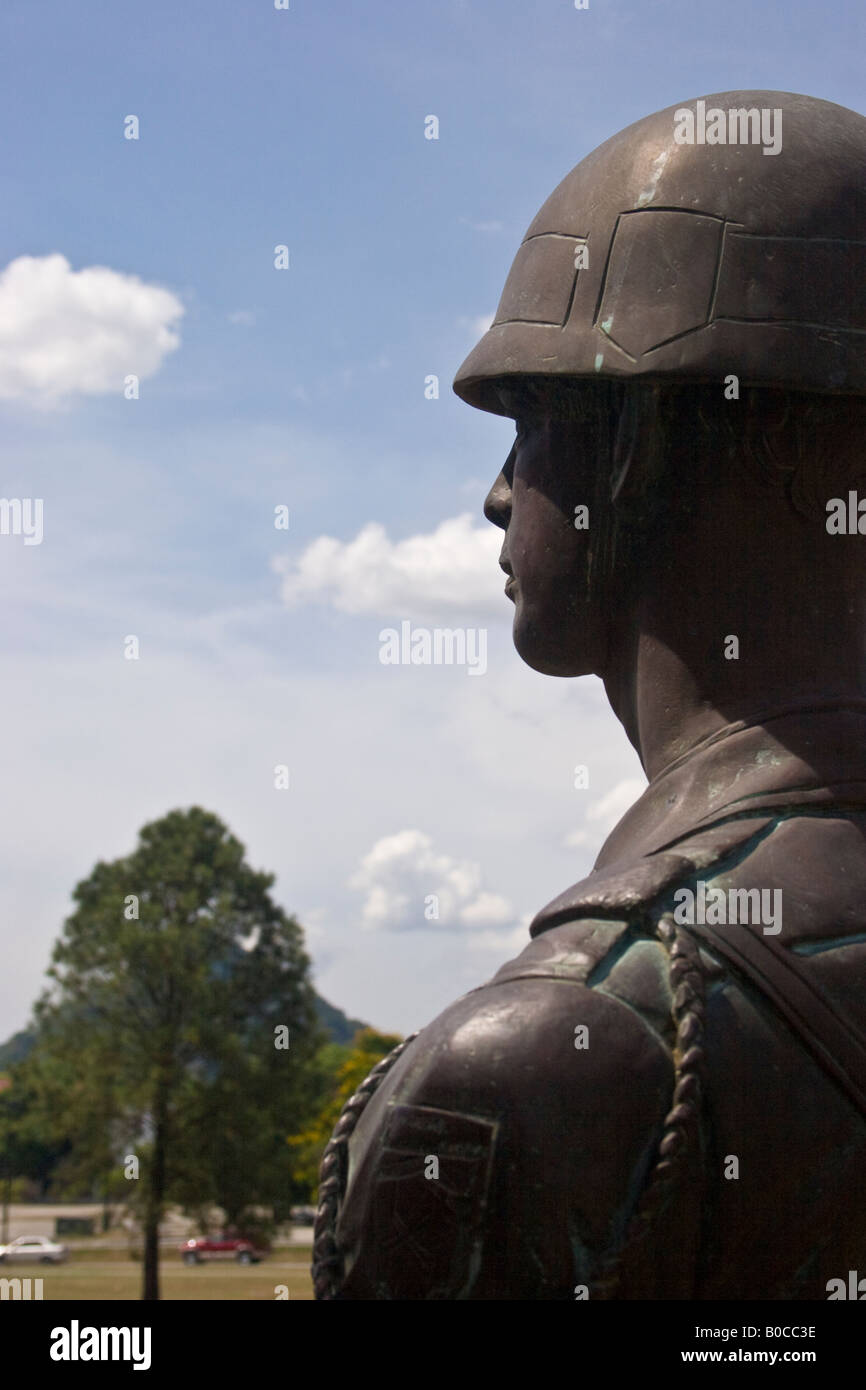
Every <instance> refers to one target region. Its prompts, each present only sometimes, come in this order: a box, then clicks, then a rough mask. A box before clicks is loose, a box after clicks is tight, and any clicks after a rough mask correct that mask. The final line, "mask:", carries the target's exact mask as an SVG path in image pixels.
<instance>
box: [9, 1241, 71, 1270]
mask: <svg viewBox="0 0 866 1390" xmlns="http://www.w3.org/2000/svg"><path fill="white" fill-rule="evenodd" d="M68 1254H69V1251H68V1250H67V1248H66V1246H65V1245H57V1244H55V1242H54V1241H53V1240H46V1239H45V1237H44V1236H19V1237H18V1239H17V1240H13V1241H10V1242H9V1244H8V1245H0V1264H6V1263H7V1262H8V1263H10V1264H11V1263H12V1262H13V1261H15V1263H16V1264H17V1263H18V1261H19V1260H20V1261H21V1262H22V1263H23V1262H24V1261H25V1260H29V1261H36V1262H37V1263H39V1264H43V1265H58V1264H60V1261H61V1260H65V1259H66V1256H67V1255H68Z"/></svg>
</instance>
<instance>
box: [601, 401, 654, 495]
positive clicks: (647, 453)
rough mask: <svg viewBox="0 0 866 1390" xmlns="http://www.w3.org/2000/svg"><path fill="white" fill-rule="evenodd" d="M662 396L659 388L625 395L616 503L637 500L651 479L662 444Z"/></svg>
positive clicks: (614, 481)
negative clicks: (658, 449) (660, 428)
mask: <svg viewBox="0 0 866 1390" xmlns="http://www.w3.org/2000/svg"><path fill="white" fill-rule="evenodd" d="M659 397H660V392H659V388H658V387H657V386H649V387H647V386H636V387H631V388H629V389H627V390H626V392H625V397H624V399H623V402H622V408H621V410H620V415H619V420H618V422H617V429H616V437H615V440H614V446H613V470H612V473H611V482H610V500H611V501H612V502H619V501H628V499H629V498H630V497H637V496H638V495H639V494H640V492H641V490H642V487H643V486H644V485H645V481H646V479H647V477H649V476H651V473H652V465H653V463H654V457H655V453H656V449H657V447H658V442H659Z"/></svg>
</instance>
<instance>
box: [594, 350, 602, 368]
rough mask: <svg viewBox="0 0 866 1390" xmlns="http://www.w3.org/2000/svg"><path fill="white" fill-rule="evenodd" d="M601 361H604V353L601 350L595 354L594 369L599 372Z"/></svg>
mask: <svg viewBox="0 0 866 1390" xmlns="http://www.w3.org/2000/svg"><path fill="white" fill-rule="evenodd" d="M603 361H604V353H603V352H597V353H596V354H595V370H596V371H597V372H600V371H601V364H602V362H603Z"/></svg>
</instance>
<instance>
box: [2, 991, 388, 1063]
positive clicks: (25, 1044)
mask: <svg viewBox="0 0 866 1390" xmlns="http://www.w3.org/2000/svg"><path fill="white" fill-rule="evenodd" d="M316 1013H317V1015H318V1019H319V1022H320V1023H321V1025H322V1027H323V1028H324V1030H325V1032H326V1033H327V1034H328V1037H329V1038H330V1039H331V1041H332V1042H336V1043H350V1042H351V1041H352V1039H353V1038H354V1036H355V1034H356V1033H357V1032H358V1030H359V1028H369V1026H370V1025H369V1024H368V1023H362V1022H361V1020H360V1019H358V1018H349V1017H348V1015H346V1014H344V1013H343V1010H342V1009H338V1008H337V1007H336V1005H335V1004H329V1003H328V1001H327V999H323V998H322V996H321V995H320V994H317V995H316ZM35 1042H36V1033H35V1032H34V1031H33V1030H31V1029H29V1028H22V1029H21V1032H20V1033H13V1034H12V1037H11V1038H7V1040H6V1042H5V1043H0V1071H5V1069H6V1067H11V1066H12V1065H13V1063H15V1062H20V1061H22V1060H23V1059H24V1058H25V1057H26V1056H27V1054H28V1052H30V1051H31V1050H32V1048H33V1044H34V1043H35Z"/></svg>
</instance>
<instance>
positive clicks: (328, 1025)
mask: <svg viewBox="0 0 866 1390" xmlns="http://www.w3.org/2000/svg"><path fill="white" fill-rule="evenodd" d="M316 1013H317V1014H318V1016H319V1022H320V1023H321V1025H322V1027H323V1028H324V1030H325V1032H326V1033H327V1034H328V1036H329V1037H330V1039H331V1041H332V1042H336V1043H350V1042H351V1041H352V1039H353V1038H354V1036H355V1034H356V1033H357V1032H358V1030H359V1029H360V1028H369V1027H370V1025H369V1023H362V1022H361V1020H360V1019H359V1018H348V1017H347V1016H346V1014H344V1013H343V1010H342V1009H338V1008H337V1007H336V1005H335V1004H329V1003H328V1001H327V999H323V998H322V996H321V995H320V994H317V995H316Z"/></svg>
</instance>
